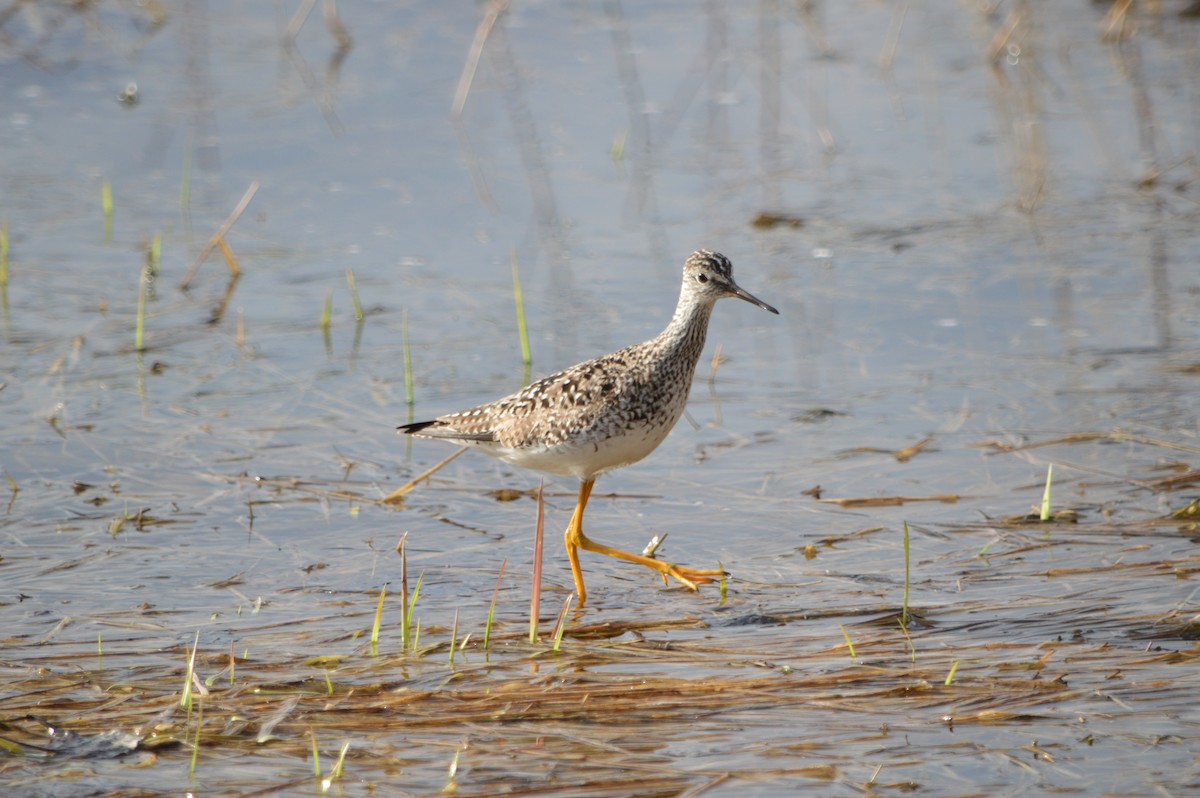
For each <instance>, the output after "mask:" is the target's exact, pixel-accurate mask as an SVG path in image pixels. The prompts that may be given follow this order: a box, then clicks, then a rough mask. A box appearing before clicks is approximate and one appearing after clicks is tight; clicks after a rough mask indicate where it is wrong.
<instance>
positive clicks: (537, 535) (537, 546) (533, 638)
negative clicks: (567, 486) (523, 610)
mask: <svg viewBox="0 0 1200 798" xmlns="http://www.w3.org/2000/svg"><path fill="white" fill-rule="evenodd" d="M544 484H545V480H541V481H539V482H538V492H537V525H536V527H535V528H534V530H535V531H534V537H533V590H532V591H531V596H530V600H529V642H530V644H533V643H536V642H537V628H538V611H539V610H540V609H541V603H542V537H543V535H542V533H543V532H544V531H545V527H546V523H545V522H546V505H545V503H544V502H543V501H542V487H543V486H544Z"/></svg>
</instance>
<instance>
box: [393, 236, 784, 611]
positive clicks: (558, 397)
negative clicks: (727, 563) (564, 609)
mask: <svg viewBox="0 0 1200 798" xmlns="http://www.w3.org/2000/svg"><path fill="white" fill-rule="evenodd" d="M724 297H737V298H738V299H744V300H746V301H747V302H749V303H751V304H753V305H757V306H758V307H760V308H762V309H763V310H767V311H770V312H771V313H775V314H778V313H779V311H778V310H776V309H775V308H773V307H771V306H770V305H768V304H767V303H766V302H763V301H762V300H761V299H758V298H757V297H755V296H753V295H751V294H750V293H749V292H747V291H744V290H742V289H741V288H740V287H738V284H737V283H736V282H734V280H733V265H732V264H731V263H730V262H729V259H728V258H726V257H725V256H724V255H722V254H720V253H718V252H713V251H712V250H707V249H701V250H697V251H696V252H693V253H692V254H691V255H690V256H689V257H688V259H687V260H686V261H685V262H684V264H683V287H682V288H681V289H680V291H679V303H678V304H677V305H676V306H675V315H673V316H672V317H671V322H670V323H669V324H668V325H667V327H666V329H664V330H663V331H662V332H661V333H659V334H658V335H656V336H655V337H654V338H651V339H650V340H649V341H645V342H643V343H640V344H633V345H632V346H627V347H625V348H624V349H619V350H617V351H616V352H613V353H612V354H609V355H603V356H601V357H597V358H593V359H591V360H586V361H584V362H583V363H580V364H578V365H575V366H572V367H571V368H568V369H564V370H562V371H559V372H557V373H555V374H551V375H550V376H548V377H544V378H542V379H540V380H538V381H537V382H534V383H531V384H530V385H528V386H526V387H525V388H522V389H521V390H519V391H517V392H516V393H514V394H511V395H510V396H506V397H504V398H503V399H497V400H496V401H494V402H488V403H487V404H484V405H480V406H478V407H473V408H471V409H470V410H463V411H460V412H458V413H451V414H449V415H445V416H438V417H437V418H435V419H433V420H432V421H418V422H416V423H413V424H404V425H402V426H400V427H398V429H399V430H400V431H401V432H404V433H407V434H409V435H415V436H418V437H422V438H439V439H442V440H448V441H452V442H454V443H460V444H463V445H466V446H473V447H475V448H477V449H480V450H482V451H484V452H486V453H487V454H490V455H492V456H493V457H498V458H500V459H501V460H503V461H505V462H506V463H512V464H513V465H517V466H521V467H523V468H532V469H535V470H537V471H545V472H547V473H550V474H561V475H564V476H573V477H576V478H577V479H578V480H579V499H578V501H577V502H576V504H575V512H574V513H573V514H572V515H571V523H570V524H568V525H567V530H566V532H565V533H564V534H563V539H564V541H565V543H566V547H567V558H568V559H569V560H570V562H571V575H572V576H573V577H574V579H575V592H576V594H577V595H578V598H579V606H583V603H584V601H585V599H586V598H587V590H586V589H585V587H584V584H583V570H582V569H581V568H580V566H579V549H583V550H585V551H592V552H596V553H598V554H607V555H608V556H610V557H617V558H619V559H622V560H626V561H628V562H632V563H636V564H638V565H643V566H645V567H647V568H651V569H653V570H655V571H658V572H659V573H660V574H662V577H663V582H664V583H665V582H666V580H667V577H668V576H670V577H672V578H673V579H675V580H677V581H678V582H680V583H681V584H683V585H685V586H687V587H689V588H691V589H692V590H696V588H697V587H698V586H699V585H701V584H705V583H708V582H712V581H714V580H715V579H716V578H718V577H720V576H722V575H723V574H722V572H721V571H720V570H717V569H704V568H699V569H698V568H688V567H686V566H683V565H675V564H673V563H669V562H665V561H663V560H657V559H654V558H653V557H649V556H645V555H641V554H634V553H632V552H628V551H623V550H621V549H617V548H613V547H612V546H606V545H604V544H603V543H597V542H596V541H594V540H592V539H591V538H589V537H587V536H586V535H584V534H583V510H584V508H585V507H587V503H588V497H589V496H590V495H591V493H592V486H593V485H594V484H595V483H596V477H598V476H599V475H600V474H603V473H604V472H606V471H611V470H612V469H614V468H619V467H621V466H625V465H629V464H630V463H636V462H637V461H638V460H641V459H642V458H643V457H645V456H646V455H648V454H650V453H651V452H652V451H654V450H655V449H656V448H658V445H659V444H660V443H662V442H663V439H664V438H666V437H667V433H669V432H670V431H671V428H672V427H674V426H675V422H677V421H679V417H680V416H681V415H683V409H684V405H686V404H687V398H688V392H689V390H690V389H691V386H692V376H693V375H694V374H695V372H696V362H697V360H699V358H700V351H701V350H702V349H703V348H704V338H705V335H706V334H707V333H708V319H709V316H710V315H711V314H712V309H713V305H714V304H716V302H717V300H718V299H722V298H724Z"/></svg>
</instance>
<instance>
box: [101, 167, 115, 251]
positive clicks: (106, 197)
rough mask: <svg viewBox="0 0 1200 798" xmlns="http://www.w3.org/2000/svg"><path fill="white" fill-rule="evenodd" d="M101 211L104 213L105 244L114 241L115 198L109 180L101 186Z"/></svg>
mask: <svg viewBox="0 0 1200 798" xmlns="http://www.w3.org/2000/svg"><path fill="white" fill-rule="evenodd" d="M100 210H101V211H102V212H103V213H104V243H105V244H107V243H109V242H110V241H112V220H113V197H112V184H111V183H109V182H108V181H107V180H105V181H104V183H103V184H102V185H101V186H100Z"/></svg>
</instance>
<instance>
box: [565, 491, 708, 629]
mask: <svg viewBox="0 0 1200 798" xmlns="http://www.w3.org/2000/svg"><path fill="white" fill-rule="evenodd" d="M595 484H596V480H594V479H589V480H586V481H584V482H582V483H581V484H580V485H579V501H578V502H576V504H575V512H574V513H573V514H572V515H571V523H570V524H568V525H567V531H566V532H565V533H564V534H563V541H564V542H565V543H566V545H567V559H569V560H570V561H571V575H572V576H573V577H574V578H575V593H576V594H577V595H578V596H579V605H578V606H580V607H582V606H583V602H584V600H585V599H586V598H587V590H586V589H585V588H584V586H583V569H582V568H580V567H579V549H583V550H584V551H594V552H596V553H597V554H607V555H608V556H609V557H616V558H617V559H620V560H625V561H626V562H631V563H635V564H637V565H644V566H645V567H647V568H650V569H652V570H655V571H658V572H659V573H660V574H662V576H663V581H666V578H667V577H668V576H669V577H671V578H673V579H675V580H676V581H678V582H679V583H680V584H683V585H686V586H687V587H689V588H691V589H692V590H695V589H696V588H697V587H699V586H700V585H702V584H705V583H707V582H713V581H716V579H718V578H719V577H720V576H721V575H722V572H721V571H720V570H719V569H715V568H687V567H685V566H682V565H674V564H672V563H669V562H664V561H662V560H655V559H653V558H651V557H643V556H642V555H641V554H633V553H631V552H628V551H623V550H621V549H615V548H613V547H612V546H606V545H604V544H603V543H597V542H596V541H594V540H591V539H590V538H588V536H587V535H585V534H583V510H584V508H585V507H587V503H588V497H589V496H591V495H592V486H593V485H595Z"/></svg>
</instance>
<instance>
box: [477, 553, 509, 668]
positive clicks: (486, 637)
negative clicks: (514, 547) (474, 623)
mask: <svg viewBox="0 0 1200 798" xmlns="http://www.w3.org/2000/svg"><path fill="white" fill-rule="evenodd" d="M505 565H508V560H501V561H500V573H498V574H496V589H495V590H493V591H492V603H491V605H489V606H488V614H487V624H486V625H485V626H484V627H483V650H484V651H487V650H488V644H489V643H490V642H491V639H492V619H493V618H495V617H496V599H497V598H498V597H499V596H500V579H501V577H503V576H504V566H505Z"/></svg>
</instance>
